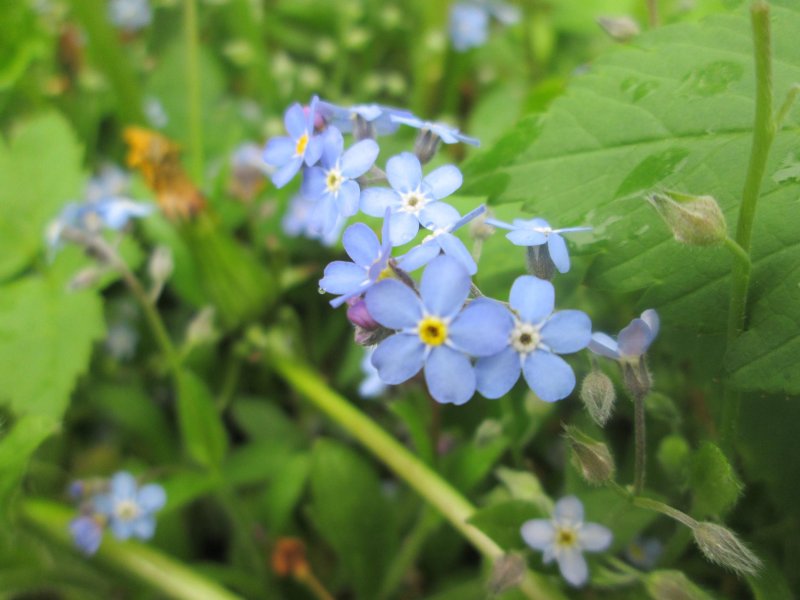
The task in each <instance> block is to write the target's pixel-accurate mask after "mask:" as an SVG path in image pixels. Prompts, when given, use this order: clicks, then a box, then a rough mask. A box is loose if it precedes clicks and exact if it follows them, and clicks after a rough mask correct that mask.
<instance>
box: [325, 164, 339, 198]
mask: <svg viewBox="0 0 800 600" xmlns="http://www.w3.org/2000/svg"><path fill="white" fill-rule="evenodd" d="M343 182H344V177H342V172H341V171H339V169H338V168H337V167H332V168H331V169H330V170H329V171H328V172H327V173H325V189H327V190H328V192H329V193H331V194H337V193H338V192H339V188H340V187H342V183H343Z"/></svg>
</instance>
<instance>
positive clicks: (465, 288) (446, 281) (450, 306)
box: [370, 256, 470, 317]
mask: <svg viewBox="0 0 800 600" xmlns="http://www.w3.org/2000/svg"><path fill="white" fill-rule="evenodd" d="M469 288H470V278H469V275H468V274H467V271H466V270H465V269H464V267H462V266H461V264H459V263H458V261H456V260H455V259H453V258H450V257H449V256H439V257H437V258H435V259H433V261H431V263H430V264H429V265H428V267H427V268H426V269H425V271H424V272H423V273H422V281H421V283H420V295H421V296H422V301H423V303H424V305H425V308H426V309H427V310H428V312H430V313H431V314H433V315H437V316H440V317H452V316H454V315H455V314H456V313H457V312H458V311H459V310H460V309H461V307H462V305H463V304H464V301H465V300H466V299H467V296H468V295H469ZM370 312H372V311H370Z"/></svg>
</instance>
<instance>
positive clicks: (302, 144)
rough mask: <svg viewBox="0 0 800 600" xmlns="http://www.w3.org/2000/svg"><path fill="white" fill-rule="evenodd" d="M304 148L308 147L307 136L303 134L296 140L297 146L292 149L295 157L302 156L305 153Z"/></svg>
mask: <svg viewBox="0 0 800 600" xmlns="http://www.w3.org/2000/svg"><path fill="white" fill-rule="evenodd" d="M306 146H308V134H307V133H304V134H303V135H301V136H300V137H299V138H297V145H296V146H295V147H294V153H295V154H296V155H297V156H303V154H305V151H306Z"/></svg>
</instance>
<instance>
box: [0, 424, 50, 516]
mask: <svg viewBox="0 0 800 600" xmlns="http://www.w3.org/2000/svg"><path fill="white" fill-rule="evenodd" d="M56 428H57V426H56V422H55V421H54V420H53V419H52V418H51V417H49V416H44V415H27V416H24V417H22V418H21V419H19V421H17V422H16V423H15V424H14V426H13V427H12V428H11V431H9V432H8V433H6V434H5V435H4V436H3V437H2V438H0V509H2V508H4V505H5V503H6V501H7V500H8V497H9V495H10V494H11V493H12V492H13V490H14V488H15V487H16V486H17V485H18V484H19V482H20V480H21V479H22V476H23V475H24V474H25V469H26V467H27V464H28V459H29V458H30V456H31V454H33V452H34V450H36V448H38V447H39V444H41V443H42V442H43V441H44V439H45V438H46V437H48V436H49V435H51V434H52V433H54V432H55V430H56ZM3 512H4V511H3Z"/></svg>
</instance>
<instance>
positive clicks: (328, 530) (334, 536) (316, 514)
mask: <svg viewBox="0 0 800 600" xmlns="http://www.w3.org/2000/svg"><path fill="white" fill-rule="evenodd" d="M310 484H311V496H312V503H311V514H312V517H313V520H314V523H315V524H316V526H317V529H318V530H319V532H320V534H321V535H322V537H323V538H324V539H325V540H326V541H327V542H328V543H329V544H330V545H331V546H332V547H333V549H334V550H335V551H336V555H337V557H338V559H339V561H340V564H341V565H342V567H343V569H344V571H345V572H346V573H347V574H348V575H349V579H350V580H351V582H352V585H353V587H354V588H355V591H356V597H357V598H360V599H362V600H372V599H373V598H376V597H377V592H378V590H379V589H380V586H381V583H382V579H383V575H384V574H385V572H386V568H387V567H388V565H389V564H390V562H391V560H392V557H393V556H394V554H395V551H396V550H397V546H398V537H397V527H396V517H395V515H394V513H393V512H392V509H391V506H390V504H389V501H388V500H387V498H386V496H385V495H384V493H383V492H382V490H381V483H380V480H379V479H378V476H377V474H376V473H375V471H374V470H373V468H372V467H371V466H370V464H369V463H367V462H366V461H365V460H364V459H363V458H361V457H360V456H359V455H358V454H357V453H356V452H355V451H353V450H351V449H349V448H347V447H346V446H343V445H341V444H339V443H337V442H333V441H331V440H319V441H318V442H317V443H316V445H315V446H314V449H313V453H312V458H311V477H310Z"/></svg>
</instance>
